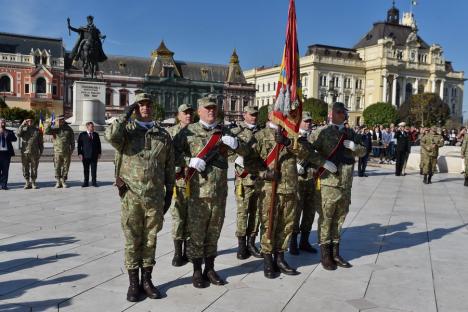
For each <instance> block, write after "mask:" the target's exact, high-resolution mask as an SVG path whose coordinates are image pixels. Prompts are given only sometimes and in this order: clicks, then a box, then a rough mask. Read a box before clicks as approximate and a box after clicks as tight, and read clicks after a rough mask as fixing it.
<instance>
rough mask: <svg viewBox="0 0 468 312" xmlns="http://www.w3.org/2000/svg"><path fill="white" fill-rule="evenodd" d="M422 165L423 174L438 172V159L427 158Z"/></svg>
mask: <svg viewBox="0 0 468 312" xmlns="http://www.w3.org/2000/svg"><path fill="white" fill-rule="evenodd" d="M421 163H422V170H423V174H434V173H435V172H436V170H437V157H430V156H427V157H426V158H425V159H424V161H422V162H421Z"/></svg>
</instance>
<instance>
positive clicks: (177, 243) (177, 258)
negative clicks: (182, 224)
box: [172, 239, 187, 267]
mask: <svg viewBox="0 0 468 312" xmlns="http://www.w3.org/2000/svg"><path fill="white" fill-rule="evenodd" d="M183 243H184V241H183V240H178V239H176V240H174V258H172V265H173V266H175V267H180V266H183V265H184V264H186V263H187V262H186V261H185V260H184V257H183V255H182V244H183Z"/></svg>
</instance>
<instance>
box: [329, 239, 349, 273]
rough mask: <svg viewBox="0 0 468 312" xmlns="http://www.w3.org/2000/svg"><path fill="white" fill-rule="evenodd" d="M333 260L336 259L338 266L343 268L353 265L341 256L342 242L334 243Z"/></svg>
mask: <svg viewBox="0 0 468 312" xmlns="http://www.w3.org/2000/svg"><path fill="white" fill-rule="evenodd" d="M333 260H335V263H336V265H337V266H340V267H342V268H350V267H352V265H351V263H349V262H348V261H346V260H345V259H343V258H342V257H341V256H340V243H333Z"/></svg>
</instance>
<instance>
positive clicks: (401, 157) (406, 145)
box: [395, 122, 411, 176]
mask: <svg viewBox="0 0 468 312" xmlns="http://www.w3.org/2000/svg"><path fill="white" fill-rule="evenodd" d="M405 126H406V123H404V122H401V123H399V124H398V131H397V132H396V133H395V138H396V140H397V145H396V164H395V175H396V176H401V172H402V170H403V165H404V163H405V161H406V156H407V154H408V151H411V146H410V138H409V135H408V133H407V132H406V131H405Z"/></svg>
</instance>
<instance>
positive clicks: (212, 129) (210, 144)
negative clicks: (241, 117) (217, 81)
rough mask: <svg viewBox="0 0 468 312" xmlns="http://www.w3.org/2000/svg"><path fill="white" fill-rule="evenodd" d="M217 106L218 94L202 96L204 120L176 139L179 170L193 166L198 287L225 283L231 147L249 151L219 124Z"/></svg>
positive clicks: (191, 248)
mask: <svg viewBox="0 0 468 312" xmlns="http://www.w3.org/2000/svg"><path fill="white" fill-rule="evenodd" d="M217 110H218V106H217V103H216V98H213V97H204V98H201V99H200V100H198V115H199V116H200V121H199V122H197V123H193V124H191V125H188V126H187V127H186V128H184V129H182V130H181V131H180V133H179V135H177V137H176V140H175V148H176V159H177V163H176V164H177V167H179V171H180V168H183V167H188V168H189V169H188V170H187V172H186V178H185V180H186V182H187V188H189V191H188V192H187V193H189V196H188V217H187V218H188V220H190V222H189V223H188V235H189V238H188V249H187V255H188V257H189V258H190V259H191V260H192V263H193V276H192V283H193V286H194V287H196V288H204V287H207V286H208V285H209V283H211V284H214V285H224V284H225V281H224V280H223V279H222V278H221V277H220V276H219V275H218V274H217V273H216V271H215V269H214V262H215V258H216V256H217V250H218V239H219V236H220V233H221V229H222V227H223V222H224V216H225V211H226V197H227V189H228V187H227V169H228V151H229V150H231V151H234V152H236V153H238V154H240V155H242V156H245V154H246V153H247V151H248V150H247V148H245V144H244V143H243V142H242V141H240V140H238V139H237V138H235V137H234V136H233V134H232V133H231V131H230V130H229V129H227V128H224V127H222V126H221V125H219V124H218V122H217V120H216V118H217ZM176 173H178V172H176ZM203 261H204V262H205V269H204V271H203V273H202V263H203Z"/></svg>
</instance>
